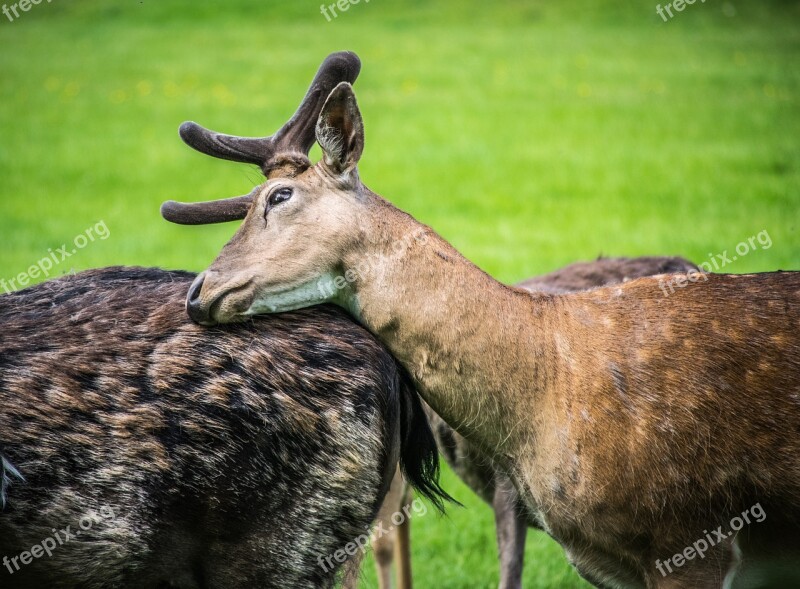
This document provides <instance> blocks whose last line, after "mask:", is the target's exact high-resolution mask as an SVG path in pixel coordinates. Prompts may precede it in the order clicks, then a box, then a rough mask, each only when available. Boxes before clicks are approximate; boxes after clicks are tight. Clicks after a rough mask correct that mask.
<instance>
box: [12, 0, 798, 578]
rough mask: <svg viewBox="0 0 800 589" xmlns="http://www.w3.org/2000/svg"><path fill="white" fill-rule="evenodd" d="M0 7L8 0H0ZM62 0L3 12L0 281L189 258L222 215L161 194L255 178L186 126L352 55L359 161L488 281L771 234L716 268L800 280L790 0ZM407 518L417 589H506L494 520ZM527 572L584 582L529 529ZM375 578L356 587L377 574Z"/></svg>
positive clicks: (254, 119) (487, 516) (252, 107)
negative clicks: (186, 219) (161, 210)
mask: <svg viewBox="0 0 800 589" xmlns="http://www.w3.org/2000/svg"><path fill="white" fill-rule="evenodd" d="M7 1H8V0H7ZM656 4H657V3H656V2H655V1H644V0H635V1H632V2H625V3H620V2H615V1H613V0H595V1H593V2H589V1H588V0H585V1H578V0H561V1H559V2H544V1H543V0H526V1H522V0H519V1H508V2H479V1H477V0H406V1H403V2H399V1H393V2H390V0H372V1H371V2H369V3H367V2H366V0H361V2H360V3H359V4H356V5H352V6H351V7H350V8H349V10H348V11H347V12H344V13H341V14H340V15H339V16H338V17H336V18H335V19H332V20H331V21H330V22H328V21H327V20H326V18H325V17H324V16H323V15H322V14H321V12H320V2H319V1H316V0H315V1H311V0H282V1H270V2H267V1H265V0H228V1H226V2H224V3H210V2H209V3H203V4H200V3H197V2H194V3H193V2H189V1H187V0H158V2H156V1H154V0H141V1H135V2H134V1H130V0H125V1H123V0H83V1H82V2H70V1H68V0H53V2H52V3H49V4H48V3H43V4H40V5H34V6H32V7H31V9H30V11H29V12H26V13H21V14H20V17H19V18H18V19H16V20H14V21H13V22H11V21H9V20H8V19H7V18H6V17H5V16H2V15H0V103H2V109H0V132H1V133H2V141H0V236H1V239H2V246H3V247H2V248H0V278H4V279H10V278H13V277H14V276H16V275H17V274H19V273H20V272H24V271H25V270H26V269H27V268H28V267H29V266H30V265H31V264H33V263H35V262H36V261H37V260H39V259H40V258H42V257H45V256H47V255H48V249H49V248H52V249H57V248H58V247H60V246H61V245H62V244H65V243H66V244H71V243H72V241H73V239H74V238H75V236H76V235H79V234H81V233H83V232H84V230H85V229H87V228H88V227H90V226H93V225H95V224H96V223H97V222H98V221H103V222H105V224H106V226H107V227H108V230H109V232H110V236H109V238H108V239H106V240H98V241H96V242H94V243H91V244H89V245H88V246H87V247H86V248H84V249H82V250H80V251H78V252H77V253H76V254H75V255H74V256H71V257H70V258H69V259H68V260H66V261H64V263H62V264H61V265H59V266H58V267H57V268H55V269H54V270H53V271H52V272H51V277H53V276H57V275H59V274H62V273H65V272H69V271H74V270H81V269H85V268H90V267H96V266H104V265H111V264H131V265H144V266H162V267H167V268H186V269H192V270H200V269H202V268H204V267H205V266H206V265H207V264H208V263H209V262H210V261H211V260H212V259H213V257H214V255H215V254H216V252H217V251H218V250H219V248H220V247H221V245H222V244H223V243H224V242H225V241H226V240H227V238H228V237H229V236H230V235H231V233H232V232H233V230H234V227H233V226H231V225H224V226H216V227H202V228H182V227H176V226H170V225H168V224H167V223H165V222H163V221H162V220H161V219H160V217H159V215H158V207H159V204H160V203H161V202H162V201H163V200H165V199H168V198H178V199H186V200H205V199H209V198H216V197H220V196H229V195H234V194H243V193H245V192H248V191H249V190H250V188H251V187H252V185H253V184H255V183H258V182H259V181H260V176H259V173H258V171H257V170H255V169H253V168H250V167H247V166H242V165H239V164H233V163H229V162H222V161H218V160H212V159H211V158H207V157H204V156H202V155H200V154H197V153H194V152H192V151H191V150H189V149H188V148H186V147H184V146H183V145H182V143H181V142H180V140H179V139H178V136H177V128H178V125H179V124H180V123H181V121H183V120H186V119H193V120H197V121H199V122H201V123H202V124H204V125H208V126H210V127H211V128H214V129H219V130H222V131H226V132H229V133H239V134H244V135H257V134H267V133H271V132H272V131H274V130H275V129H276V128H277V127H278V126H279V125H280V124H281V123H282V122H283V121H285V120H286V119H287V117H288V116H290V115H291V113H292V112H293V111H294V109H295V107H296V106H297V103H298V102H299V100H300V98H301V97H302V95H303V93H304V91H305V89H306V87H307V84H308V82H309V81H310V79H311V77H312V75H313V73H314V72H315V71H316V68H317V67H318V65H319V63H320V62H321V60H322V59H323V58H324V57H325V55H327V54H328V53H330V52H331V51H334V50H338V49H352V50H354V51H356V52H357V53H358V54H359V55H360V56H361V58H362V60H363V62H364V68H363V70H362V75H361V78H360V79H359V81H358V82H357V84H356V91H357V94H358V97H359V101H360V104H361V107H362V110H363V114H364V118H365V123H366V127H367V147H366V151H365V155H364V158H363V160H362V166H361V173H362V176H363V178H364V180H365V182H366V183H367V184H368V185H369V186H370V187H371V188H373V189H374V190H376V191H377V192H379V193H380V194H382V195H384V196H385V197H387V198H389V199H391V200H392V201H393V202H395V203H396V204H397V205H398V206H399V207H401V208H403V209H405V210H407V211H409V212H410V213H412V214H413V215H415V216H416V217H417V218H419V219H420V220H422V221H424V222H426V223H428V224H430V225H432V226H433V227H434V228H436V229H437V230H438V231H439V232H440V233H442V234H443V235H444V236H445V237H446V238H447V239H449V240H450V241H451V242H453V243H454V244H455V245H456V247H458V248H459V249H460V250H461V251H462V252H464V253H465V254H466V255H467V256H468V257H469V258H470V259H472V260H473V261H475V262H476V263H477V264H478V265H480V266H481V267H483V268H485V269H486V270H487V271H489V272H490V273H491V274H492V275H494V276H495V277H497V278H498V279H500V280H504V281H509V282H510V281H516V280H520V279H522V278H524V277H527V276H530V275H533V274H536V273H540V272H545V271H548V270H551V269H553V268H556V267H557V266H559V265H563V264H566V263H569V262H572V261H575V260H578V259H590V258H593V257H596V256H597V255H599V254H605V255H640V254H679V255H684V256H687V257H689V258H690V259H692V260H694V261H695V262H703V261H705V260H707V259H708V258H709V256H710V255H711V254H715V253H722V252H723V251H725V250H728V251H729V252H730V251H732V250H733V249H734V248H735V247H736V245H737V244H739V243H740V242H742V241H746V240H747V239H748V238H749V237H750V236H753V235H756V234H757V233H759V232H761V231H764V230H766V231H768V233H769V236H770V238H771V241H772V247H770V248H769V249H762V248H761V247H759V248H757V249H756V250H755V251H751V252H750V253H748V254H747V255H746V256H744V257H739V259H737V260H736V261H734V262H732V263H731V264H730V265H729V266H728V267H727V268H725V269H726V271H730V272H735V273H740V272H749V271H762V270H774V269H778V268H783V269H795V270H796V269H800V239H798V218H800V215H799V214H798V208H799V207H798V205H800V149H798V147H800V116H798V115H799V114H800V109H799V106H800V70H799V68H798V66H799V65H800V60H798V58H800V26H798V25H800V2H797V1H795V0H792V1H786V0H784V1H778V0H767V1H756V0H752V1H749V2H744V1H733V2H721V1H718V0H709V1H708V2H706V3H700V2H697V3H695V4H694V5H690V6H687V7H686V9H685V10H684V11H683V12H680V13H675V17H674V18H673V19H672V20H670V21H669V22H666V23H665V22H663V21H662V19H661V18H660V17H658V16H657V15H656V12H655V5H656ZM445 486H446V488H447V489H448V490H450V491H451V492H453V494H454V495H455V496H456V497H457V498H458V499H459V500H461V501H462V502H463V503H464V504H465V506H466V508H465V509H452V510H450V514H449V516H448V518H447V519H444V520H443V519H441V518H438V517H437V516H435V515H432V514H429V515H426V516H425V517H424V518H419V519H418V520H417V521H415V522H414V524H413V527H414V566H415V573H416V574H415V578H416V581H417V583H418V586H420V587H431V586H434V587H439V588H453V589H454V588H476V587H492V586H495V584H496V578H497V563H496V558H495V555H494V536H493V533H494V532H493V523H492V516H491V512H490V511H489V509H488V508H487V507H485V506H483V505H482V504H480V502H479V501H478V500H477V499H475V498H473V497H472V496H471V495H470V493H469V491H467V490H466V489H465V488H464V487H463V486H461V485H460V483H458V482H457V481H456V480H455V478H454V477H453V475H452V474H451V473H449V472H448V473H446V475H445ZM527 554H528V560H527V566H526V574H525V579H526V586H527V587H580V586H583V585H582V584H581V582H580V581H579V580H578V579H577V576H576V575H575V574H574V573H573V572H572V571H571V570H570V569H569V567H568V565H567V564H566V562H565V560H564V558H563V556H562V553H561V550H560V549H559V548H558V546H556V545H555V544H554V543H553V542H552V541H550V540H549V539H547V538H546V537H544V536H543V535H541V534H539V533H536V532H531V533H530V534H529V546H528V551H527ZM374 578H375V577H374V574H373V572H372V569H371V567H368V568H367V572H366V575H365V579H364V586H365V587H374V586H375V580H374Z"/></svg>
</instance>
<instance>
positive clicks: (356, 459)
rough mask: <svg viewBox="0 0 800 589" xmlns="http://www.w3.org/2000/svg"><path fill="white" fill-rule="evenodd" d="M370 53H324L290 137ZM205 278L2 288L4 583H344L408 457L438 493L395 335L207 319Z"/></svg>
mask: <svg viewBox="0 0 800 589" xmlns="http://www.w3.org/2000/svg"><path fill="white" fill-rule="evenodd" d="M357 65H358V61H357V58H355V56H352V55H348V54H337V55H333V56H331V58H329V59H328V60H327V61H326V62H325V63H324V64H323V67H322V68H321V69H320V72H319V74H318V76H317V78H316V79H315V82H314V83H313V84H312V88H311V90H310V91H309V94H308V95H307V97H306V101H304V103H303V105H301V107H300V109H299V111H298V113H299V115H298V116H296V117H295V119H293V120H292V121H290V123H288V124H287V125H286V126H285V127H284V128H283V130H282V133H283V135H282V136H283V137H284V138H288V137H295V139H294V140H291V141H290V140H288V139H286V141H287V143H286V144H285V145H286V146H288V147H290V148H293V149H295V150H297V153H299V154H302V153H304V152H305V153H307V148H310V146H311V143H308V142H305V143H300V142H298V141H297V140H296V138H297V137H307V136H308V134H307V129H305V128H304V127H305V126H307V125H308V124H310V125H311V126H312V127H313V124H314V121H316V117H317V115H318V114H319V111H320V109H321V107H322V104H323V102H324V99H325V97H326V96H327V93H328V91H329V90H330V88H332V87H333V86H335V85H336V83H338V82H339V81H341V80H342V79H349V80H351V81H352V80H354V74H355V73H357V70H358V68H357ZM300 115H303V116H300ZM308 121H310V123H309V122H308ZM304 150H305V151H304ZM270 172H272V174H273V175H274V174H275V173H276V172H274V171H273V170H270ZM194 279H195V275H194V274H190V273H186V272H167V271H163V270H157V269H141V268H106V269H100V270H92V271H88V272H83V273H80V274H78V275H75V276H68V277H65V278H61V279H58V280H54V281H51V282H47V283H44V284H40V285H38V286H35V287H31V288H28V289H26V290H23V291H20V292H17V293H12V294H7V295H4V296H0V319H1V320H2V323H3V331H2V335H0V404H2V408H3V409H2V411H0V559H2V560H1V561H0V562H1V564H0V587H3V588H4V589H17V588H19V589H40V588H42V587H48V588H56V589H64V588H69V589H105V588H109V587H117V588H130V589H167V588H176V589H195V588H200V587H207V588H218V589H227V588H230V589H234V588H235V589H239V588H242V587H263V588H285V587H293V588H297V589H301V588H302V589H305V588H307V587H332V586H333V584H334V582H335V580H336V577H337V571H339V570H340V569H341V567H342V562H343V561H344V560H345V559H346V558H349V556H350V555H351V554H352V553H355V554H358V553H359V551H360V550H361V549H362V548H364V546H365V545H366V543H367V535H366V534H365V530H366V529H367V528H368V527H369V525H370V524H371V522H372V521H373V519H374V517H375V515H376V513H377V511H378V508H379V506H380V504H381V499H382V498H383V496H384V494H385V493H386V491H387V489H388V487H389V484H390V482H391V479H392V476H393V474H394V472H395V470H396V467H397V464H398V460H399V463H400V465H401V467H402V469H403V470H404V473H405V476H406V477H407V478H410V479H411V480H412V481H414V484H415V485H416V486H418V487H419V489H420V490H421V492H422V493H423V494H426V495H429V496H431V497H432V498H433V500H434V502H435V503H439V502H440V500H441V498H442V497H443V495H442V494H441V492H440V489H439V487H438V483H437V481H436V479H437V468H438V467H437V464H438V456H437V451H436V446H435V442H434V439H433V437H432V433H431V431H430V428H429V426H428V423H427V420H426V419H425V415H424V412H423V410H422V407H421V404H420V401H419V398H418V397H417V396H416V393H415V392H414V391H413V387H412V386H411V384H410V379H409V377H408V375H407V374H406V373H405V371H404V370H403V369H402V367H400V366H399V365H398V364H397V363H396V362H395V360H394V359H393V358H392V357H391V355H390V354H389V353H388V352H387V351H386V349H385V348H384V347H383V346H382V345H381V344H380V342H378V341H377V340H376V339H375V338H374V337H373V336H372V335H370V334H369V333H368V332H367V331H366V330H364V329H363V328H362V327H359V326H358V325H357V324H355V323H354V322H353V321H352V319H350V318H349V317H348V316H347V315H346V314H345V313H344V312H343V311H342V310H340V309H337V308H336V307H334V306H328V307H327V308H324V307H321V308H318V309H313V310H310V309H309V310H305V311H298V312H296V313H290V314H285V315H281V316H275V317H269V318H261V319H258V320H255V321H251V322H248V323H246V324H240V325H235V326H225V327H220V328H217V329H214V330H208V329H205V328H199V327H198V326H196V325H194V324H193V323H191V322H190V321H188V320H187V319H186V317H185V315H184V312H183V310H184V300H185V293H186V290H187V289H188V288H189V286H190V285H191V284H192V282H193V280H194Z"/></svg>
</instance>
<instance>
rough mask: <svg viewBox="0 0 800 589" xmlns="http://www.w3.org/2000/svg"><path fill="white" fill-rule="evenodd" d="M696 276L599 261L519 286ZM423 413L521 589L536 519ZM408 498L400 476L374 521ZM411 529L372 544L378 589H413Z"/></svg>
mask: <svg viewBox="0 0 800 589" xmlns="http://www.w3.org/2000/svg"><path fill="white" fill-rule="evenodd" d="M698 271H699V268H698V267H697V266H695V265H694V264H692V263H691V262H689V261H688V260H684V259H683V258H676V257H640V258H598V259H597V260H594V261H591V262H576V263H574V264H570V265H569V266H566V267H564V268H559V269H558V270H555V271H553V272H550V273H548V274H544V275H541V276H535V277H533V278H529V279H528V280H525V281H524V282H521V283H519V284H517V286H519V287H521V288H524V289H526V290H530V291H532V292H550V293H565V292H570V291H578V290H588V289H590V288H597V287H599V286H606V285H609V284H615V283H618V282H626V281H628V280H632V279H634V278H639V277H641V276H652V275H656V274H673V273H683V274H689V273H693V272H698ZM423 407H424V408H425V413H426V414H427V415H428V420H429V422H430V424H431V429H432V430H433V434H434V437H435V438H436V443H437V445H438V447H439V450H440V451H441V453H442V455H443V456H444V458H445V460H446V461H447V463H448V464H449V465H450V467H451V468H452V469H453V472H455V473H456V474H457V475H458V476H459V478H460V479H461V480H462V481H463V482H464V483H465V484H466V485H467V486H468V487H469V488H470V489H471V490H472V491H473V492H474V493H475V494H476V495H478V496H479V497H480V498H481V499H483V500H484V501H486V503H488V504H489V505H491V506H492V510H493V511H494V515H495V527H496V532H497V550H498V555H499V557H500V585H499V587H500V589H520V588H521V587H522V570H523V566H524V563H525V540H526V536H527V530H528V527H529V526H533V527H538V526H537V524H536V521H535V519H534V518H532V517H528V515H527V510H526V508H525V504H524V503H523V502H522V501H520V499H519V496H518V494H517V492H516V490H515V489H514V486H513V484H512V483H511V481H510V480H509V479H508V477H507V476H506V475H505V474H504V473H503V472H502V471H501V470H500V469H498V468H497V467H496V466H495V465H494V463H493V462H492V459H491V457H490V456H486V455H484V454H482V453H481V451H480V448H477V447H476V446H475V445H473V444H470V443H469V442H468V441H467V440H466V439H465V438H464V437H463V436H461V435H459V434H458V432H456V431H454V430H453V428H451V427H450V426H449V425H447V423H446V422H445V421H444V420H443V419H442V418H441V417H439V416H438V415H436V413H435V412H434V411H433V410H432V409H431V408H430V407H429V406H428V405H427V404H424V405H423ZM411 496H412V494H411V488H410V486H409V485H408V483H406V482H405V480H404V479H403V476H402V473H400V472H399V471H398V472H397V473H396V474H395V477H394V480H393V481H392V486H391V487H390V489H389V492H388V493H387V494H386V498H385V499H384V502H383V505H382V506H381V509H380V511H379V512H378V520H381V519H383V520H385V521H386V522H388V519H389V517H388V516H389V515H391V514H392V513H397V512H398V511H400V510H401V509H402V508H403V507H404V506H405V505H408V503H409V502H410V501H411ZM409 524H410V520H409V521H404V522H403V525H402V526H397V527H391V524H390V523H384V527H385V528H386V529H387V530H389V532H388V533H387V534H384V535H383V536H381V537H380V538H379V539H377V541H375V542H373V549H374V552H375V564H376V566H377V568H378V586H379V587H380V589H389V588H390V587H392V583H391V579H392V575H391V572H392V568H393V566H394V567H396V569H397V571H396V573H397V574H396V584H395V586H396V587H397V589H410V588H411V587H412V582H411V546H410V533H409V529H408V528H409ZM356 581H357V576H355V575H351V576H350V578H349V579H348V580H347V582H346V583H344V584H343V589H355V588H356V586H357V585H356Z"/></svg>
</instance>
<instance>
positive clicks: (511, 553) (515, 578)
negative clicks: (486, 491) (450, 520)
mask: <svg viewBox="0 0 800 589" xmlns="http://www.w3.org/2000/svg"><path fill="white" fill-rule="evenodd" d="M518 502H519V496H518V495H517V490H516V489H515V488H514V485H513V484H512V483H511V480H510V479H509V478H508V477H506V476H505V475H502V474H499V473H498V474H496V475H495V490H494V499H493V501H492V506H493V507H494V519H495V525H496V527H497V549H498V552H499V554H500V589H521V587H522V567H523V564H524V562H525V539H526V536H527V533H528V523H527V521H526V520H525V518H524V517H523V515H522V512H521V510H520V509H518V506H517V504H518Z"/></svg>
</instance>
